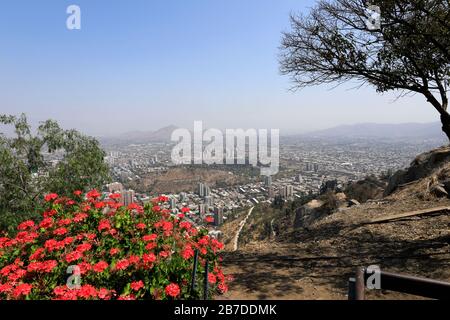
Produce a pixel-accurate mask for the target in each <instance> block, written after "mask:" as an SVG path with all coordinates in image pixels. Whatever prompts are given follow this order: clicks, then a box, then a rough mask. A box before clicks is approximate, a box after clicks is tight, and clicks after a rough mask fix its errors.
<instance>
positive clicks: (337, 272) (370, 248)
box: [225, 147, 450, 299]
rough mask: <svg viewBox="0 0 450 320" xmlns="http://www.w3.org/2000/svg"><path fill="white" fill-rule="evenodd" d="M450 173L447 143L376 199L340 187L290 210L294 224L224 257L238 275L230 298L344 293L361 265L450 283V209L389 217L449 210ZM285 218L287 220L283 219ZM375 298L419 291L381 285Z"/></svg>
mask: <svg viewBox="0 0 450 320" xmlns="http://www.w3.org/2000/svg"><path fill="white" fill-rule="evenodd" d="M449 179H450V147H442V148H439V149H436V150H433V151H431V152H428V153H425V154H422V155H420V156H418V157H417V158H416V159H415V160H414V161H413V162H412V163H411V166H410V167H409V168H408V169H406V170H404V171H401V172H398V173H396V174H395V175H394V176H393V177H392V178H391V179H390V180H389V183H388V186H387V188H386V191H385V195H384V196H380V197H379V198H378V199H372V200H368V201H366V202H365V203H359V202H358V201H354V200H353V199H349V198H348V197H347V196H346V195H345V194H343V193H340V192H338V193H333V194H329V195H327V197H331V198H332V199H331V200H330V199H326V198H325V199H324V198H321V199H315V200H313V201H310V202H308V203H307V204H305V205H303V206H301V207H300V208H299V209H298V210H297V211H296V213H295V215H291V217H290V221H291V225H290V227H289V228H288V227H285V228H283V229H281V230H282V232H280V233H278V234H277V235H276V236H275V237H272V238H271V239H270V240H268V239H265V240H261V237H257V236H253V237H250V239H249V241H248V242H247V243H245V244H243V246H242V247H241V250H240V251H239V252H238V253H234V254H230V255H229V256H227V257H226V259H225V262H226V266H227V268H228V270H229V272H232V273H236V281H235V283H234V284H233V285H232V290H231V293H230V294H231V295H232V296H230V297H232V298H239V297H240V296H241V295H242V296H246V295H250V296H251V295H253V296H254V297H255V298H267V299H277V298H280V299H282V298H285V299H321V298H326V299H346V294H347V279H348V277H349V276H351V275H352V274H353V272H354V269H355V267H357V266H369V265H372V264H376V265H379V266H380V267H381V269H382V270H386V271H392V272H399V273H404V274H412V275H417V276H422V277H429V278H433V279H439V280H444V281H450V268H449V266H450V215H449V211H448V210H440V211H439V212H436V213H434V214H423V215H417V216H411V217H406V218H403V219H389V218H390V217H392V216H394V215H397V214H401V213H407V212H413V211H417V210H420V209H429V208H435V207H449V208H450V199H449V197H448V193H450V189H449V185H450V183H449V182H448V181H449ZM327 203H328V204H327ZM330 203H331V204H332V206H331V207H333V206H334V207H335V209H334V210H330ZM324 206H329V207H328V208H324ZM385 218H386V220H385V221H380V222H377V223H369V222H370V221H373V220H374V219H378V220H382V219H385ZM272 219H273V218H272ZM287 223H288V220H286V218H284V219H283V225H285V226H286V224H287ZM253 228H255V226H253ZM233 292H234V293H233ZM233 294H234V296H233ZM369 298H377V299H378V298H379V299H395V298H416V297H409V296H408V297H406V296H403V295H401V294H396V293H388V292H378V291H377V292H371V293H370V294H369Z"/></svg>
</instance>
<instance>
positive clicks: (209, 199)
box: [204, 196, 214, 207]
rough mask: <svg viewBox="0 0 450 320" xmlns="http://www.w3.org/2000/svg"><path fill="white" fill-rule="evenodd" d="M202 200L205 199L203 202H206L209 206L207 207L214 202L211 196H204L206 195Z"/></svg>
mask: <svg viewBox="0 0 450 320" xmlns="http://www.w3.org/2000/svg"><path fill="white" fill-rule="evenodd" d="M204 201H205V204H206V205H207V206H209V207H212V205H213V204H214V203H213V197H211V196H206V197H205V198H204Z"/></svg>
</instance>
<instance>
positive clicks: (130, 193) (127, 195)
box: [121, 189, 135, 206]
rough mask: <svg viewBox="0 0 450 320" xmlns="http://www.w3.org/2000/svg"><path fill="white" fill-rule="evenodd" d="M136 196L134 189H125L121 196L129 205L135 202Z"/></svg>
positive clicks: (125, 203)
mask: <svg viewBox="0 0 450 320" xmlns="http://www.w3.org/2000/svg"><path fill="white" fill-rule="evenodd" d="M134 196H135V192H134V190H131V189H130V190H124V191H122V197H121V202H122V203H123V204H124V205H125V206H128V205H130V204H132V203H133V202H134Z"/></svg>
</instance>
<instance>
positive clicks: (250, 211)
mask: <svg viewBox="0 0 450 320" xmlns="http://www.w3.org/2000/svg"><path fill="white" fill-rule="evenodd" d="M254 208H255V207H251V208H250V209H249V210H248V213H247V216H246V217H245V219H244V220H242V221H241V222H240V224H239V229H238V231H237V232H236V235H235V237H234V240H233V251H237V249H238V245H239V236H240V235H241V232H242V229H243V228H244V226H245V224H246V223H247V219H248V218H249V217H250V215H251V214H252V212H253V209H254Z"/></svg>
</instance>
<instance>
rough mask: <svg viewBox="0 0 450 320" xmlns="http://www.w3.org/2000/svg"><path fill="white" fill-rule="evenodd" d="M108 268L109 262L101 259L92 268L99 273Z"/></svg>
mask: <svg viewBox="0 0 450 320" xmlns="http://www.w3.org/2000/svg"><path fill="white" fill-rule="evenodd" d="M106 268H108V263H106V262H105V261H99V262H97V263H96V264H95V265H94V266H93V267H92V270H94V271H95V272H97V273H101V272H103V271H105V269H106Z"/></svg>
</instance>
